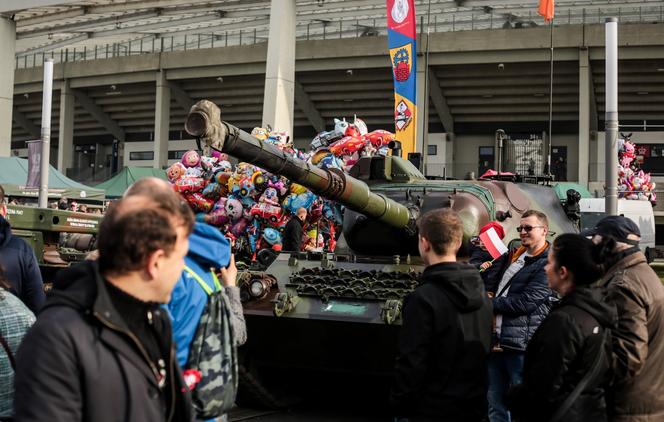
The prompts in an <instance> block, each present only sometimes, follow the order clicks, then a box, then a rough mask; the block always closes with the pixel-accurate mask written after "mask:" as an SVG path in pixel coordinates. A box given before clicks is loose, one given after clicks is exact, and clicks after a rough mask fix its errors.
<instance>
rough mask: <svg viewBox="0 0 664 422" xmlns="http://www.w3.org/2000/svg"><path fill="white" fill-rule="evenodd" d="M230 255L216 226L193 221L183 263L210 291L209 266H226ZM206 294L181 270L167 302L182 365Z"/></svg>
mask: <svg viewBox="0 0 664 422" xmlns="http://www.w3.org/2000/svg"><path fill="white" fill-rule="evenodd" d="M230 258H231V247H230V242H229V241H228V239H226V238H225V237H224V236H223V235H222V234H221V232H219V230H218V229H216V228H214V227H212V226H210V225H207V224H204V223H196V224H195V225H194V231H193V233H192V234H191V236H189V252H188V253H187V256H186V257H185V259H184V260H185V263H186V265H187V266H188V267H189V268H191V269H192V270H194V272H196V274H198V275H199V276H200V277H201V278H202V279H203V281H205V282H206V283H207V285H208V286H210V288H211V289H212V290H213V291H214V290H216V289H215V286H214V281H213V280H212V274H211V272H210V268H222V267H226V266H228V264H229V262H230ZM207 300H208V296H207V294H206V293H205V291H204V290H203V288H202V287H201V286H200V285H199V284H198V282H197V281H196V280H195V279H194V278H193V277H192V276H191V275H189V273H187V272H186V271H183V272H182V275H181V276H180V279H179V280H178V282H177V284H176V285H175V288H174V289H173V293H172V294H171V301H170V302H169V303H168V305H167V309H168V312H169V313H170V316H171V320H172V321H173V339H174V340H175V344H176V347H177V353H176V356H177V360H178V363H179V364H180V367H182V368H184V366H185V365H186V364H187V359H188V358H189V348H190V346H191V342H192V341H193V339H194V335H195V334H196V329H197V328H198V322H199V321H200V319H201V315H202V314H203V310H204V309H205V305H206V304H207Z"/></svg>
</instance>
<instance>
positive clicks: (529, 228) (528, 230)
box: [516, 225, 544, 233]
mask: <svg viewBox="0 0 664 422" xmlns="http://www.w3.org/2000/svg"><path fill="white" fill-rule="evenodd" d="M535 228H544V226H528V225H526V226H518V227H517V228H516V231H518V232H519V233H521V232H522V231H525V232H526V233H530V232H531V231H533V229H535Z"/></svg>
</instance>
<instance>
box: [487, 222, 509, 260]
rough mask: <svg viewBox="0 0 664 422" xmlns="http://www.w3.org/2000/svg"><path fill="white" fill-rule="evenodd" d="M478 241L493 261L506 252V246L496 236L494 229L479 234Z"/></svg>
mask: <svg viewBox="0 0 664 422" xmlns="http://www.w3.org/2000/svg"><path fill="white" fill-rule="evenodd" d="M480 240H481V241H482V243H483V244H484V247H485V248H486V250H487V251H489V253H490V254H491V258H493V259H496V258H498V257H499V256H501V255H502V254H504V253H506V252H507V246H505V244H504V243H503V241H502V239H501V238H500V236H498V233H497V232H496V229H494V228H493V227H491V228H490V229H489V230H487V231H485V232H484V233H482V234H480Z"/></svg>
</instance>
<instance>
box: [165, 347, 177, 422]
mask: <svg viewBox="0 0 664 422" xmlns="http://www.w3.org/2000/svg"><path fill="white" fill-rule="evenodd" d="M168 355H169V359H168V361H169V366H168V371H169V373H170V374H171V379H170V380H171V411H170V414H169V415H168V419H167V420H168V421H172V420H173V416H174V415H175V401H176V400H175V374H174V373H173V365H174V364H175V359H174V357H173V348H172V347H171V348H170V351H169V353H168Z"/></svg>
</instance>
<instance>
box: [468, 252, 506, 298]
mask: <svg viewBox="0 0 664 422" xmlns="http://www.w3.org/2000/svg"><path fill="white" fill-rule="evenodd" d="M506 256H507V254H505V255H503V256H499V257H498V258H496V259H495V260H494V259H493V257H492V256H491V254H490V253H489V252H488V251H485V250H483V249H482V248H480V247H479V246H475V247H474V248H473V251H472V252H471V254H470V259H469V260H468V263H469V264H470V265H472V266H473V267H475V268H477V269H479V268H480V265H482V264H484V263H485V262H490V261H493V264H492V265H491V266H490V267H489V268H487V269H486V270H484V271H482V272H481V273H480V276H481V277H482V281H484V288H485V289H486V291H487V292H493V293H495V292H496V288H498V284H499V283H500V278H498V276H499V275H500V273H501V263H502V262H503V261H504V258H505V257H506Z"/></svg>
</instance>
